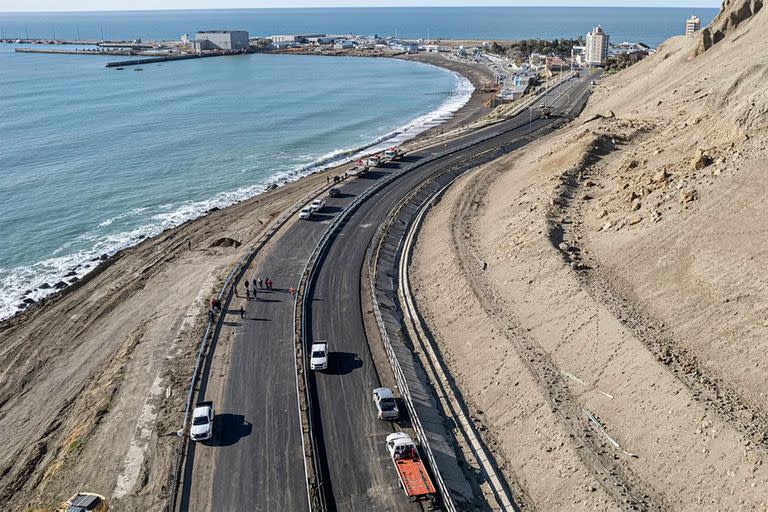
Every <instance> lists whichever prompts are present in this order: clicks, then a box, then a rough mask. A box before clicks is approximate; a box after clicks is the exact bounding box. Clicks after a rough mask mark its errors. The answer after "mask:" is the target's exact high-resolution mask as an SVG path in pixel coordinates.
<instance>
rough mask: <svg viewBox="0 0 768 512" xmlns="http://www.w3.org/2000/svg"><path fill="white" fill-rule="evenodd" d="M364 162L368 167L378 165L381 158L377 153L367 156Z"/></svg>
mask: <svg viewBox="0 0 768 512" xmlns="http://www.w3.org/2000/svg"><path fill="white" fill-rule="evenodd" d="M366 163H367V164H368V167H378V166H379V164H380V163H381V159H380V158H379V156H378V155H373V156H369V157H368V161H367V162H366Z"/></svg>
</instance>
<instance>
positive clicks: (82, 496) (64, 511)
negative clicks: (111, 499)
mask: <svg viewBox="0 0 768 512" xmlns="http://www.w3.org/2000/svg"><path fill="white" fill-rule="evenodd" d="M108 510H109V503H108V502H107V498H105V497H104V496H102V495H101V494H95V493H92V492H78V493H77V494H75V495H74V496H72V497H71V498H69V499H68V500H67V501H65V502H64V503H62V504H61V506H60V507H59V509H58V512H107V511H108Z"/></svg>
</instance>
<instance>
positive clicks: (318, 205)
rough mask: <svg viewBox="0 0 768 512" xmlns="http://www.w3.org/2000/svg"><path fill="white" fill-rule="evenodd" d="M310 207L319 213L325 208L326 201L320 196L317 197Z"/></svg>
mask: <svg viewBox="0 0 768 512" xmlns="http://www.w3.org/2000/svg"><path fill="white" fill-rule="evenodd" d="M309 207H310V208H311V209H312V212H313V213H317V212H319V211H321V210H322V209H323V208H325V201H324V200H323V199H320V198H318V199H315V200H314V201H312V203H311V204H310V205H309Z"/></svg>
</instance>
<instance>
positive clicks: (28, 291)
mask: <svg viewBox="0 0 768 512" xmlns="http://www.w3.org/2000/svg"><path fill="white" fill-rule="evenodd" d="M30 293H32V290H26V291H25V292H24V295H29V294H30Z"/></svg>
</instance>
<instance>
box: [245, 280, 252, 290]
mask: <svg viewBox="0 0 768 512" xmlns="http://www.w3.org/2000/svg"><path fill="white" fill-rule="evenodd" d="M250 285H251V283H249V282H248V279H246V280H245V289H246V290H247V289H248V287H249V286H250Z"/></svg>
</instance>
